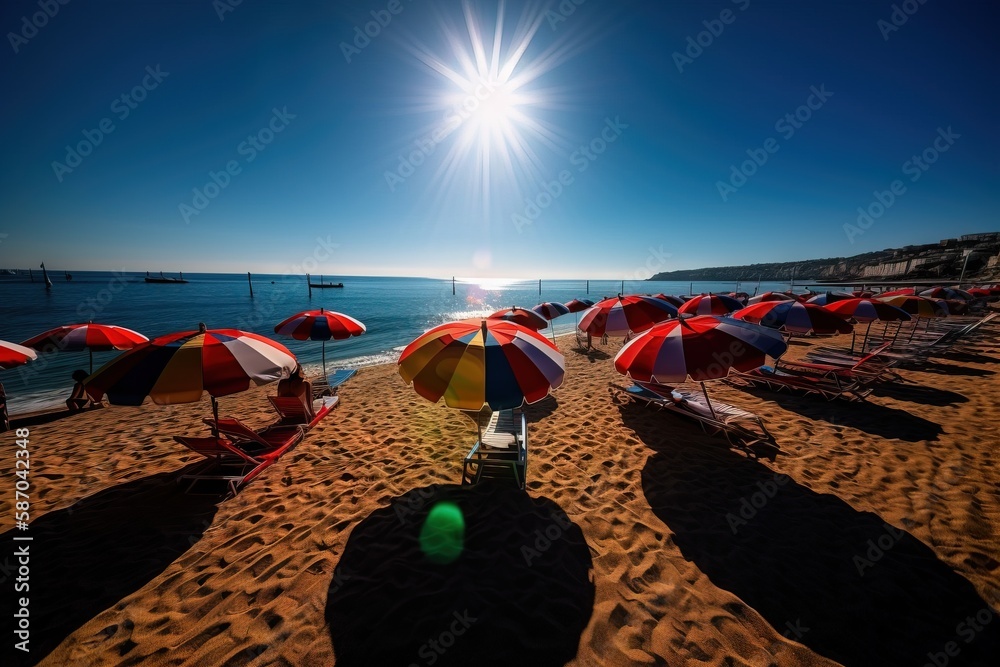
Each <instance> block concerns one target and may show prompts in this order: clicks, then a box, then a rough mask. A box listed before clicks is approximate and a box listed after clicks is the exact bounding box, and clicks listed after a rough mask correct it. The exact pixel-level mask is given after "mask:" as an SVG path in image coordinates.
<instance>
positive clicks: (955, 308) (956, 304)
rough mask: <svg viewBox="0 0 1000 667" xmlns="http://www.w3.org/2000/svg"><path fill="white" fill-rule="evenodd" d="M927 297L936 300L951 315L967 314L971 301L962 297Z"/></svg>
mask: <svg viewBox="0 0 1000 667" xmlns="http://www.w3.org/2000/svg"><path fill="white" fill-rule="evenodd" d="M927 298H928V299H931V300H932V301H934V303H936V304H937V305H939V306H940V307H941V308H943V309H944V310H945V312H947V313H948V314H949V315H965V314H966V313H968V312H969V303H968V302H967V301H964V300H962V299H938V298H935V297H932V296H929V297H927Z"/></svg>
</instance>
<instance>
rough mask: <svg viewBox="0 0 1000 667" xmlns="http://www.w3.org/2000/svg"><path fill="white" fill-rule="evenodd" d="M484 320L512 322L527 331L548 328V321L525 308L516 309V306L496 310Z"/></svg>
mask: <svg viewBox="0 0 1000 667" xmlns="http://www.w3.org/2000/svg"><path fill="white" fill-rule="evenodd" d="M486 319H489V320H504V321H506V322H514V323H515V324H520V325H521V326H522V327H528V328H529V329H534V330H535V331H538V330H539V329H544V328H545V327H547V326H549V323H548V320H546V319H545V318H544V317H542V316H541V315H539V314H538V313H536V312H535V311H533V310H528V309H527V308H518V307H517V306H511V307H510V308H505V309H503V310H498V311H497V312H495V313H493V314H492V315H489V316H487V318H486Z"/></svg>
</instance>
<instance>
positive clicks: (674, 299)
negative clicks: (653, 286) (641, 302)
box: [653, 294, 685, 308]
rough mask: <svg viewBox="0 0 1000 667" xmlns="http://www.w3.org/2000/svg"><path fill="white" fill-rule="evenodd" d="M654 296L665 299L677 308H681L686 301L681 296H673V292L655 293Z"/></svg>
mask: <svg viewBox="0 0 1000 667" xmlns="http://www.w3.org/2000/svg"><path fill="white" fill-rule="evenodd" d="M653 298H655V299H663V300H664V301H666V302H667V303H669V304H670V305H671V306H674V307H675V308H680V307H681V306H683V305H684V303H685V301H684V299H682V298H680V297H679V296H673V295H672V294H654V295H653Z"/></svg>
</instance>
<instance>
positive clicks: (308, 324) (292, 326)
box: [274, 308, 367, 377]
mask: <svg viewBox="0 0 1000 667" xmlns="http://www.w3.org/2000/svg"><path fill="white" fill-rule="evenodd" d="M365 331H367V329H366V328H365V325H364V324H362V323H361V321H360V320H356V319H354V318H353V317H351V316H350V315H344V314H343V313H337V312H334V311H332V310H325V309H323V308H320V309H319V310H304V311H302V312H301V313H296V314H295V315H292V316H291V317H289V318H287V319H286V320H284V321H282V322H281V323H279V324H278V325H276V326H275V327H274V333H276V334H280V335H282V336H291V337H292V338H294V339H295V340H321V341H323V377H326V341H328V340H346V339H348V338H350V337H351V336H360V335H361V334H363V333H364V332H365Z"/></svg>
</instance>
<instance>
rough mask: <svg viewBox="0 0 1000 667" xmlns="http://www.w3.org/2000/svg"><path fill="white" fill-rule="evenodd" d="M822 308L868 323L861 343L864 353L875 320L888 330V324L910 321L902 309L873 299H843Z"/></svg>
mask: <svg viewBox="0 0 1000 667" xmlns="http://www.w3.org/2000/svg"><path fill="white" fill-rule="evenodd" d="M824 308H826V309H827V310H829V311H830V312H831V313H834V314H835V315H839V316H840V317H844V318H848V317H850V318H854V320H855V321H856V322H867V323H868V326H867V328H865V338H864V340H863V341H862V342H861V350H862V351H864V349H865V345H867V344H868V332H869V331H870V330H871V328H872V322H874V321H876V320H879V321H882V322H886V327H887V328H888V326H889V325H888V323H889V322H908V321H909V320H910V319H911V318H910V314H909V313H907V312H906V311H905V310H903V309H902V308H897V307H896V306H893V305H890V304H888V303H886V302H884V301H878V300H873V299H860V298H858V299H845V300H843V301H837V302H834V303H828V304H827V305H825V306H824ZM851 351H852V352H853V351H854V332H853V331H852V332H851Z"/></svg>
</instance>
